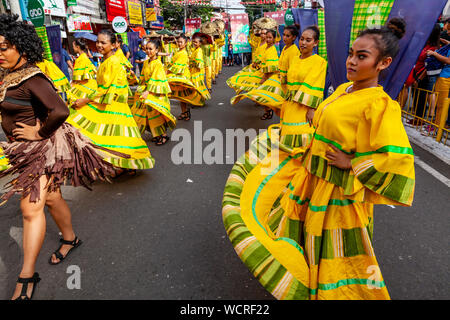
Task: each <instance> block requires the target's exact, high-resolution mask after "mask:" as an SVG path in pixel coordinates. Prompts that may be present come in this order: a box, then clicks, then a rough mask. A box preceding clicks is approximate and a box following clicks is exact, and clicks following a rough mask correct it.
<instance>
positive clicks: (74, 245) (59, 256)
mask: <svg viewBox="0 0 450 320" xmlns="http://www.w3.org/2000/svg"><path fill="white" fill-rule="evenodd" d="M77 240H78V241H77ZM59 242H61V245H60V246H59V248H58V249H56V251H55V252H53V254H54V255H55V257H56V259H59V261H58V262H56V263H54V262H53V261H52V256H50V258H49V259H48V263H50V264H51V265H53V266H54V265H57V264H60V263H61V262H63V261H64V259H66V258H67V256H68V255H69V254H70V253H71V252H72V251H73V250H74V249H76V248H78V247H79V246H80V245H81V244H82V243H83V242H82V241H81V240H80V239H78V237H75V239H74V240H73V241H68V240H64V239H59ZM64 244H68V245H71V246H72V248H70V249H69V251H67V253H66V255H65V256H63V255H62V254H61V252H59V250H61V248H62V246H63V245H64Z"/></svg>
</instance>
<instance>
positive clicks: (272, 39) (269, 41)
mask: <svg viewBox="0 0 450 320" xmlns="http://www.w3.org/2000/svg"><path fill="white" fill-rule="evenodd" d="M266 42H267V45H268V46H271V45H272V44H273V43H274V42H275V37H274V36H273V34H272V32H267V33H266Z"/></svg>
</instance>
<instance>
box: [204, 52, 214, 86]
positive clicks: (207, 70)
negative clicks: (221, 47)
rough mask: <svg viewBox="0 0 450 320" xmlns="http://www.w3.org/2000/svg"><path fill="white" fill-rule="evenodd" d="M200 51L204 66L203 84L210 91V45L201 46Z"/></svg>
mask: <svg viewBox="0 0 450 320" xmlns="http://www.w3.org/2000/svg"><path fill="white" fill-rule="evenodd" d="M202 51H203V60H204V64H205V82H206V87H207V88H208V89H211V82H212V79H211V78H212V67H211V45H210V44H209V43H208V44H203V45H202Z"/></svg>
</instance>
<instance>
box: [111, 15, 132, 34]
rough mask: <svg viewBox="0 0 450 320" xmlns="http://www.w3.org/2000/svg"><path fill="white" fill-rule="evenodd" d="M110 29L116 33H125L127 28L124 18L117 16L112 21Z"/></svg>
mask: <svg viewBox="0 0 450 320" xmlns="http://www.w3.org/2000/svg"><path fill="white" fill-rule="evenodd" d="M112 27H113V29H114V31H115V32H117V33H123V32H126V31H127V28H128V24H127V20H125V18H124V17H120V16H117V17H115V18H114V19H113V21H112Z"/></svg>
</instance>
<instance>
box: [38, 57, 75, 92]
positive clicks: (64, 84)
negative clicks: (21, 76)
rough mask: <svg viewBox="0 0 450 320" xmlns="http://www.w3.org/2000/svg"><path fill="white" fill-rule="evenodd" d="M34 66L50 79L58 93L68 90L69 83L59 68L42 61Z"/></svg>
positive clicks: (51, 63)
mask: <svg viewBox="0 0 450 320" xmlns="http://www.w3.org/2000/svg"><path fill="white" fill-rule="evenodd" d="M36 65H37V66H38V67H39V69H41V71H42V72H43V73H45V74H46V75H47V76H48V77H49V78H50V79H52V81H53V84H54V85H55V87H56V89H57V90H58V92H59V93H65V92H68V91H69V90H70V88H71V87H70V82H69V79H67V77H66V75H65V74H64V73H63V72H62V71H61V69H59V67H58V66H57V65H56V64H55V63H54V62H52V61H49V60H47V59H44V60H43V61H42V62H38V63H36Z"/></svg>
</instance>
